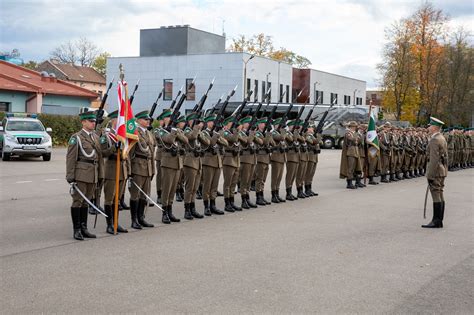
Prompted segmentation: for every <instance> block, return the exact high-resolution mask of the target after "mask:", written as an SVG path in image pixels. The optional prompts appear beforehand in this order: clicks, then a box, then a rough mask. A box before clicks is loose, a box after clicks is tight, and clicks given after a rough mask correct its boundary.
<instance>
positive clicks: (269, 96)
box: [267, 82, 272, 102]
mask: <svg viewBox="0 0 474 315" xmlns="http://www.w3.org/2000/svg"><path fill="white" fill-rule="evenodd" d="M267 89H268V90H270V93H268V99H269V100H270V102H271V101H272V83H271V82H268V87H267Z"/></svg>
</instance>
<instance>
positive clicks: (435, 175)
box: [422, 117, 448, 228]
mask: <svg viewBox="0 0 474 315" xmlns="http://www.w3.org/2000/svg"><path fill="white" fill-rule="evenodd" d="M443 125H444V122H442V121H441V120H439V119H437V118H435V117H430V125H429V126H428V132H429V133H430V140H429V142H428V148H427V153H428V165H427V167H426V178H427V179H428V185H429V188H430V192H431V197H432V198H433V219H432V220H431V222H430V223H428V224H426V225H422V227H424V228H442V227H443V219H444V196H443V189H444V179H445V177H446V176H447V175H448V145H447V143H446V139H445V138H444V136H443V135H442V134H441V133H440V130H441V127H442V126H443Z"/></svg>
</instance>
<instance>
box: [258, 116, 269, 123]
mask: <svg viewBox="0 0 474 315" xmlns="http://www.w3.org/2000/svg"><path fill="white" fill-rule="evenodd" d="M267 120H268V117H260V118H259V119H257V124H261V123H266V122H267Z"/></svg>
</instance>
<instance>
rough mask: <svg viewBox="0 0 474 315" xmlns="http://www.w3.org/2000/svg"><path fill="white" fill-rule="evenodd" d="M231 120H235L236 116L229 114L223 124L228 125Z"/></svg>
mask: <svg viewBox="0 0 474 315" xmlns="http://www.w3.org/2000/svg"><path fill="white" fill-rule="evenodd" d="M230 122H235V116H229V117H227V118H226V119H224V121H223V124H224V125H227V124H228V123H230Z"/></svg>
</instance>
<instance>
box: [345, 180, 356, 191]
mask: <svg viewBox="0 0 474 315" xmlns="http://www.w3.org/2000/svg"><path fill="white" fill-rule="evenodd" d="M346 188H347V189H357V186H354V185H353V184H352V179H348V180H347V186H346Z"/></svg>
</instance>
